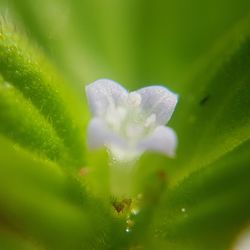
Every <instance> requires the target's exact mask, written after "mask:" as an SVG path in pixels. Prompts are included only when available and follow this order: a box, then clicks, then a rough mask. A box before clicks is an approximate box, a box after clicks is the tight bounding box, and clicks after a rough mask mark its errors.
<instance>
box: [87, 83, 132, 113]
mask: <svg viewBox="0 0 250 250" xmlns="http://www.w3.org/2000/svg"><path fill="white" fill-rule="evenodd" d="M86 93H87V98H88V101H89V104H90V107H91V110H92V113H93V115H94V116H103V115H104V114H105V113H106V112H107V110H108V109H109V108H115V107H116V106H119V105H123V104H124V103H125V102H126V100H127V96H128V92H127V90H126V89H125V88H123V87H122V86H121V85H119V84H118V83H116V82H114V81H112V80H109V79H99V80H97V81H95V82H93V83H91V84H89V85H87V86H86Z"/></svg>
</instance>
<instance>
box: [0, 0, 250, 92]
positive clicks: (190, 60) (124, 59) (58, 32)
mask: <svg viewBox="0 0 250 250" xmlns="http://www.w3.org/2000/svg"><path fill="white" fill-rule="evenodd" d="M1 5H2V7H1V10H2V13H3V15H7V16H11V17H14V18H15V20H20V24H21V25H23V26H24V27H25V29H24V30H25V32H27V35H28V37H33V38H34V39H35V40H36V42H37V43H38V46H40V47H42V48H43V49H44V51H45V52H46V53H47V54H48V56H49V57H50V58H51V59H52V60H53V61H54V62H55V63H56V64H57V65H58V67H59V68H60V69H61V70H62V71H63V72H64V73H65V72H66V73H67V75H68V77H69V78H70V80H71V82H72V84H75V85H78V86H79V85H81V84H82V83H89V82H92V81H93V80H95V79H97V78H100V77H102V78H103V77H107V78H111V79H114V80H116V81H118V82H120V83H121V84H123V85H125V86H127V87H129V88H130V89H135V88H138V87H139V86H144V85H146V84H166V85H168V86H169V87H171V88H172V89H174V90H175V91H176V92H181V91H182V90H183V88H184V86H183V85H186V84H190V83H189V82H187V79H189V77H190V75H192V74H193V73H194V71H195V70H196V69H197V67H198V66H199V64H200V60H202V57H204V56H205V55H206V53H208V51H209V50H210V48H211V47H212V46H213V44H214V42H215V41H216V40H217V39H218V38H220V37H221V36H223V35H224V34H225V33H226V32H227V31H228V30H230V29H231V28H232V26H233V25H234V24H235V23H237V21H238V20H240V19H241V18H242V17H244V16H245V15H246V14H247V13H248V11H249V9H250V2H249V1H248V0H219V1H217V0H210V1H198V0H191V1H185V0H177V1H170V0H166V1H164V0H154V1H151V0H91V1H84V0H72V1H67V0H22V1H20V0H5V1H3V0H2V4H1Z"/></svg>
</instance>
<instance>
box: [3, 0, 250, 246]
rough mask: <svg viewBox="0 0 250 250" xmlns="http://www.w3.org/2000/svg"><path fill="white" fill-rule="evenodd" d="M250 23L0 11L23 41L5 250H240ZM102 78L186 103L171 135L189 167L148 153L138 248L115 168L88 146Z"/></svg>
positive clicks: (67, 4)
mask: <svg viewBox="0 0 250 250" xmlns="http://www.w3.org/2000/svg"><path fill="white" fill-rule="evenodd" d="M249 11H250V1H249V0H204V1H199V0H190V1H186V0H175V1H173V0H172V1H171V0H88V1H87V0H0V13H1V17H0V18H1V20H0V21H1V24H5V23H12V25H13V27H12V28H11V29H10V30H11V31H10V32H9V31H8V29H7V33H8V32H9V33H13V34H14V35H13V34H10V35H9V34H7V35H6V34H4V35H6V37H8V35H9V37H10V39H9V40H8V39H7V40H8V41H7V42H6V43H5V40H4V39H2V40H1V38H2V37H1V36H0V56H2V55H3V56H5V57H2V58H1V57H0V70H1V72H0V84H2V85H0V94H1V96H0V133H1V136H0V165H3V166H4V167H2V166H1V167H0V249H1V250H2V248H1V246H2V245H1V244H3V243H5V242H7V243H8V244H12V243H13V242H14V241H13V238H16V242H17V246H16V247H12V248H8V247H6V248H5V249H7V250H9V249H17V250H20V249H25V250H26V249H47V248H46V247H47V246H48V249H53V250H54V249H60V250H62V249H66V250H68V249H79V246H81V247H82V248H83V249H111V248H109V246H110V245H112V246H114V247H113V249H115V250H117V249H118V247H117V246H119V247H120V246H121V245H122V244H123V243H124V242H125V243H126V244H128V245H127V246H128V247H127V248H126V246H125V245H124V246H125V247H124V249H142V248H140V244H141V242H143V244H144V246H147V245H148V244H149V248H148V249H150V250H151V249H164V250H165V249H173V248H172V247H173V245H172V244H173V243H174V244H176V245H175V247H176V248H174V250H183V246H185V247H186V248H185V249H188V250H194V249H199V250H204V249H205V250H211V249H215V250H216V249H219V250H221V249H228V246H232V244H233V241H234V240H235V239H236V235H238V234H239V232H240V231H242V230H243V228H244V227H245V225H246V222H247V221H249V218H250V216H249V208H250V200H249V188H250V186H249V185H250V183H249V176H250V170H249V159H250V158H249V148H250V143H249V138H250V134H249V126H250V113H249V112H250V109H249V95H250V93H249V91H250V89H249V81H250V80H249V79H250V74H249V53H250V46H249V44H250V42H249V41H250V40H249V28H250V23H248V22H249ZM247 16H248V18H245V17H247ZM3 26H4V25H3ZM3 26H0V31H1V29H2V27H3ZM15 31H17V32H15ZM5 32H6V31H5ZM15 34H21V35H23V36H24V37H26V38H27V39H26V40H25V39H24V40H25V41H26V42H27V46H26V44H25V42H23V41H21V42H20V43H19V40H18V35H17V38H16V37H15ZM0 35H1V33H0ZM12 35H13V36H12ZM13 37H14V38H13ZM12 38H13V39H14V40H15V42H14V45H15V46H17V47H18V46H20V47H21V49H20V51H21V52H22V53H23V54H22V56H23V57H22V56H21V57H18V56H19V54H18V53H19V52H20V51H19V50H18V49H16V50H15V46H12V43H11V39H12ZM16 41H17V42H16ZM240 44H242V46H240ZM11 46H12V47H11ZM22 46H23V47H22ZM33 46H34V47H35V49H34V51H35V52H37V55H36V54H35V53H34V55H33V54H32V55H31V56H30V53H33ZM13 47H14V49H13V50H10V49H9V48H13ZM231 47H232V48H233V49H231ZM22 48H23V49H22ZM37 48H38V49H37ZM39 51H42V52H43V53H42V54H45V57H42V56H41V57H40V54H39ZM232 51H233V52H232ZM12 52H13V53H12ZM1 53H2V54H1ZM11 53H12V54H11ZM15 53H16V54H15ZM231 53H232V54H233V56H232V57H230V56H231ZM228 55H230V56H228ZM11 56H12V57H11ZM33 56H34V57H33ZM9 57H10V60H9ZM3 58H4V59H3ZM20 58H21V59H20ZM41 58H42V59H41ZM47 58H48V59H49V60H48V61H51V62H52V63H53V64H54V65H55V67H56V68H57V70H58V71H56V70H55V74H54V73H53V72H52V71H53V70H54V68H53V70H51V72H52V73H51V72H50V71H48V74H47V71H46V70H47V64H46V63H47ZM5 59H6V60H5ZM19 59H20V61H19ZM22 60H23V61H22ZM45 61H46V62H45ZM222 61H223V62H222ZM20 62H24V63H23V64H25V63H26V64H25V65H24V66H25V67H23V68H22V63H20ZM19 67H20V68H21V70H20V69H19ZM40 68H41V69H40ZM27 69H28V70H27ZM49 69H50V68H49ZM29 70H30V71H29ZM58 72H59V77H55V80H54V78H53V77H54V76H55V75H57V73H58ZM50 73H51V75H50ZM2 76H3V77H2ZM60 77H61V78H60ZM98 78H111V79H113V80H115V81H117V82H119V83H120V84H122V85H123V86H125V87H126V88H128V89H129V90H135V89H138V88H140V87H142V86H146V85H153V84H162V85H165V86H167V87H169V88H170V89H172V90H173V91H174V92H176V93H178V94H180V102H179V104H178V105H177V110H176V113H175V114H174V116H173V119H171V123H170V126H171V127H173V128H174V129H175V130H176V132H177V134H178V138H179V146H178V152H177V157H176V159H174V160H173V159H167V158H166V157H164V156H161V155H158V154H153V153H152V154H150V153H147V154H145V155H143V156H142V158H141V159H140V160H139V161H138V162H137V165H138V166H137V167H138V168H137V170H138V171H137V173H136V174H135V179H134V183H133V184H135V186H136V187H135V190H136V192H137V191H138V190H140V191H141V190H143V192H145V193H147V192H148V196H149V199H148V200H147V203H146V204H144V205H145V206H144V207H143V208H144V211H142V212H141V213H140V214H139V216H138V219H137V221H136V222H135V224H136V225H138V227H137V231H136V230H135V233H133V234H132V236H131V238H126V237H125V236H124V235H125V234H124V232H125V220H123V221H122V223H121V221H119V222H117V220H116V218H115V219H114V217H115V216H113V215H114V214H111V213H110V195H111V194H110V183H109V179H108V178H109V166H108V160H107V155H106V154H105V152H104V151H102V152H97V153H96V152H89V151H88V149H86V145H85V144H86V138H85V136H86V126H87V123H88V121H89V118H90V117H89V112H88V108H87V105H86V103H84V101H86V98H85V92H84V85H86V84H89V83H91V82H93V81H94V80H96V79H98ZM58 79H59V80H58ZM8 82H9V84H8ZM30 82H31V84H30ZM65 82H67V83H68V85H70V86H73V88H74V89H75V90H77V93H78V94H79V96H78V97H80V98H79V100H80V104H79V103H78V102H77V101H75V99H77V98H76V97H77V95H76V94H75V93H73V95H72V93H71V92H70V91H69V92H67V90H66V91H65V89H64V87H63V86H64V83H65ZM6 83H7V84H6ZM10 85H13V86H14V87H13V88H12V89H11V88H9V87H10ZM65 85H66V84H65ZM36 94H37V95H36ZM50 94H51V95H50ZM48 96H49V97H48ZM47 97H48V98H47ZM13 100H15V101H13ZM83 100H84V101H83ZM1 101H2V102H1ZM44 106H45V107H44ZM2 107H4V108H2ZM6 107H7V108H6ZM51 107H52V108H51ZM58 121H59V122H58ZM6 138H8V140H7V139H6ZM103 152H104V153H103ZM48 159H49V160H48ZM50 160H52V161H54V163H56V164H54V163H51V162H50ZM66 160H67V161H66ZM86 166H87V169H88V167H89V166H90V168H92V169H91V171H92V172H91V171H90V174H89V176H90V177H88V178H89V180H87V181H86V179H87V178H85V176H84V175H85V172H84V171H85V170H86V168H85V167H86ZM207 166H209V167H208V168H206V167H207ZM79 170H83V171H82V172H80V174H79ZM86 172H88V171H86ZM75 173H76V175H77V177H76V175H75ZM81 175H82V176H81ZM72 176H73V178H72ZM79 176H80V177H79ZM189 177H190V178H189ZM81 178H82V179H81ZM76 179H77V181H76ZM79 179H80V181H78V180H79ZM88 181H89V183H88ZM179 181H180V182H181V184H180V185H176V184H177V183H178V184H179ZM86 183H87V184H86ZM85 184H86V185H85ZM88 185H89V186H88ZM91 185H92V186H91ZM168 185H169V186H170V187H171V188H172V189H168V187H169V186H168ZM92 187H94V188H93V189H92ZM5 190H8V192H5ZM95 191H96V193H95ZM98 192H99V193H98ZM92 193H94V194H95V195H96V194H97V195H96V196H95V195H93V197H92V196H91V195H89V194H92ZM104 196H105V197H104ZM37 197H38V198H37ZM96 197H98V199H96ZM99 198H100V199H99ZM156 201H157V202H158V201H161V202H159V204H157V205H155V204H156ZM183 211H184V212H183ZM112 212H114V211H113V210H112ZM187 215H188V216H187ZM169 218H170V219H169ZM122 219H124V218H122ZM150 220H151V221H152V225H151V224H150V223H148V221H150ZM119 223H120V224H119ZM96 225H98V226H96ZM201 228H202V229H203V230H201ZM90 229H91V230H90ZM215 229H216V230H215ZM5 230H6V232H5ZM1 231H2V232H3V234H2V232H1ZM9 232H11V233H10V234H9ZM5 233H6V235H7V236H8V237H9V238H8V237H6V235H5ZM9 235H10V236H9ZM96 235H97V236H96ZM152 235H154V236H155V237H153V238H152V237H147V236H152ZM19 238H22V240H23V241H24V245H25V247H24V248H20V242H19ZM159 238H160V240H159ZM58 239H59V240H58ZM96 239H98V242H96ZM30 240H31V241H32V243H35V247H34V248H29V246H28V245H26V242H29V243H31V242H30ZM33 240H34V242H33ZM129 241H130V242H129ZM37 242H38V243H41V246H44V247H45V248H43V247H41V248H40V247H39V248H36V243H37ZM93 242H95V244H96V245H94V246H93V244H94V243H93ZM128 242H129V243H128ZM131 242H132V243H131ZM138 242H139V243H138ZM204 242H205V244H204ZM137 243H138V244H139V247H137V246H138V244H137ZM187 243H188V244H189V245H188V246H189V247H187ZM8 244H6V245H8ZM27 244H28V243H27ZM84 244H86V245H84ZM105 244H106V245H105ZM129 244H130V245H129ZM150 244H152V245H150ZM178 244H179V245H178ZM72 245H73V246H74V247H75V248H74V247H73V248H72ZM103 245H105V246H106V248H104V247H103ZM86 246H87V247H86ZM90 246H91V247H90ZM122 246H123V245H122ZM194 246H195V247H194ZM150 247H151V248H150ZM205 247H206V248H205ZM5 249H4V250H5ZM119 249H120V248H119ZM145 249H146V248H145Z"/></svg>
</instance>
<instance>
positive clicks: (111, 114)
mask: <svg viewBox="0 0 250 250" xmlns="http://www.w3.org/2000/svg"><path fill="white" fill-rule="evenodd" d="M86 93H87V98H88V102H89V105H90V108H91V111H92V114H93V116H94V117H93V119H92V120H91V122H90V124H89V127H88V145H89V147H90V148H99V147H101V146H106V147H107V148H108V149H109V151H110V152H111V154H112V156H113V157H115V159H117V160H120V161H131V160H133V159H136V158H138V157H139V156H140V155H141V154H142V153H143V152H144V151H146V150H150V151H158V152H161V153H163V154H165V155H167V156H170V157H174V156H175V149H176V145H177V136H176V133H175V132H174V130H173V129H171V128H169V127H167V126H165V124H166V123H167V122H168V121H169V119H170V118H171V116H172V113H173V112H174V110H175V106H176V104H177V101H178V95H176V94H175V93H173V92H171V91H170V90H168V89H167V88H165V87H163V86H149V87H145V88H142V89H139V90H137V91H133V92H128V91H127V90H126V89H125V88H123V87H122V86H121V85H119V84H118V83H116V82H114V81H112V80H108V79H100V80H97V81H95V82H93V83H92V84H89V85H87V86H86Z"/></svg>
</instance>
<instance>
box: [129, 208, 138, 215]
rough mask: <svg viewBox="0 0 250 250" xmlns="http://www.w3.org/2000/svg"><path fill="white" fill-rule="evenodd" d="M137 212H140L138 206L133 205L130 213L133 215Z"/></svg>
mask: <svg viewBox="0 0 250 250" xmlns="http://www.w3.org/2000/svg"><path fill="white" fill-rule="evenodd" d="M139 212H140V210H139V208H138V207H133V208H132V209H131V213H132V214H133V215H137V214H139Z"/></svg>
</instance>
